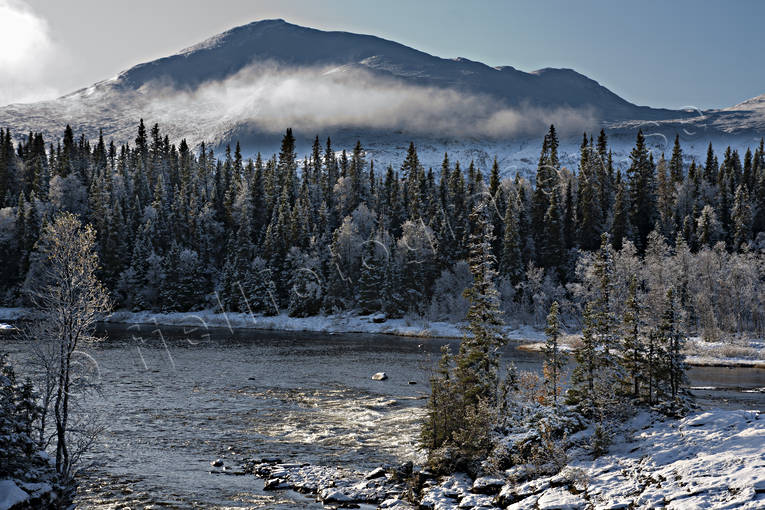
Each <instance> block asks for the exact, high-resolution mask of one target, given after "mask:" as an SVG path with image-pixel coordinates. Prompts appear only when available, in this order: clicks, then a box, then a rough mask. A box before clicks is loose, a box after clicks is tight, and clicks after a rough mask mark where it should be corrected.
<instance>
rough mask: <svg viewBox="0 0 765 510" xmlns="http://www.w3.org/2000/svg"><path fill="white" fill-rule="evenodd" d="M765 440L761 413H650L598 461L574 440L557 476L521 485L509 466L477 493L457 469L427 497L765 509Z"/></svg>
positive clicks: (510, 504)
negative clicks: (501, 481)
mask: <svg viewBox="0 0 765 510" xmlns="http://www.w3.org/2000/svg"><path fill="white" fill-rule="evenodd" d="M764 445H765V418H763V417H762V416H761V415H760V413H759V412H758V411H742V410H735V411H730V410H723V409H712V410H707V411H703V412H697V413H694V414H691V415H689V416H687V417H686V418H684V419H681V420H673V419H669V418H666V417H664V416H662V415H659V414H651V413H648V412H643V413H640V414H638V415H637V416H635V417H634V418H632V419H631V420H629V421H628V422H627V423H625V425H624V427H623V429H622V433H621V434H620V435H619V436H617V440H616V441H615V443H614V446H613V447H612V448H611V451H610V452H609V453H608V454H606V455H604V456H602V457H600V458H598V459H592V457H591V455H590V453H589V452H588V451H586V450H585V449H578V448H577V447H576V446H574V447H573V448H572V449H571V450H570V451H569V454H570V460H569V463H568V465H567V466H566V467H564V468H563V470H562V471H561V472H560V473H559V474H557V475H554V476H545V477H541V478H536V479H533V480H530V481H527V482H523V483H520V484H519V483H518V482H515V481H513V480H514V476H513V473H514V472H515V471H514V470H513V469H511V470H508V472H507V473H506V477H505V485H504V487H502V490H501V491H500V493H499V495H498V496H497V497H496V498H493V497H491V496H486V495H479V494H475V490H472V491H471V490H470V487H471V485H472V484H471V482H470V479H469V478H468V477H466V476H465V475H459V474H458V475H453V476H450V477H447V478H444V479H442V480H441V482H440V483H438V484H436V485H432V486H429V487H426V488H425V489H424V491H423V500H422V502H421V503H422V506H423V507H425V508H433V509H439V508H444V509H445V508H486V507H494V506H500V505H502V506H505V507H506V508H513V509H521V508H539V509H547V510H554V509H557V510H563V509H579V508H594V509H618V508H650V507H657V506H661V507H666V508H675V509H680V508H683V509H685V508H739V509H755V508H758V509H759V508H765V449H764V448H763V447H764ZM479 480H480V479H479ZM478 485H481V483H479V484H478Z"/></svg>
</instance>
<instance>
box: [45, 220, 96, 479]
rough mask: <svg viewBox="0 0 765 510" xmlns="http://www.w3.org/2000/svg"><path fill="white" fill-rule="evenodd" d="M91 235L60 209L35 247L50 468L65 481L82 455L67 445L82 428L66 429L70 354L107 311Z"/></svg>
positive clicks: (72, 379)
mask: <svg viewBox="0 0 765 510" xmlns="http://www.w3.org/2000/svg"><path fill="white" fill-rule="evenodd" d="M95 244H96V234H95V231H94V230H93V228H92V227H90V226H89V225H88V226H83V225H82V223H81V222H80V220H79V219H77V217H75V216H74V215H73V214H71V213H61V214H59V215H58V216H56V218H55V219H54V220H53V222H51V223H49V224H48V225H46V227H45V228H44V230H43V233H42V236H41V238H40V241H39V242H38V245H37V249H38V250H39V252H40V253H41V254H42V255H43V258H42V260H41V268H40V270H39V280H38V281H37V282H35V285H34V286H33V287H32V299H33V301H34V303H35V305H36V307H37V309H38V311H39V313H40V315H41V319H40V320H39V322H38V323H37V326H36V327H37V328H38V329H37V330H36V334H37V335H38V338H39V340H40V341H44V342H51V343H53V344H54V345H55V346H56V349H55V350H53V351H52V352H54V353H55V366H56V377H57V381H56V391H55V396H54V400H53V411H54V417H55V427H56V470H57V471H58V473H59V474H60V475H61V476H62V477H64V478H65V479H69V478H71V477H72V476H73V475H74V472H75V461H76V460H77V459H78V457H79V455H80V454H81V453H82V452H81V451H78V450H76V449H74V450H72V449H70V446H71V445H72V442H73V441H75V439H74V437H76V436H77V435H78V434H83V430H82V429H78V428H71V427H70V408H71V405H72V402H71V400H72V398H73V397H72V395H75V394H76V393H75V392H74V391H73V384H75V382H76V376H75V371H74V368H73V365H72V358H73V355H74V353H75V351H76V350H77V348H78V346H79V345H80V344H82V343H85V342H88V341H91V340H93V338H94V337H93V334H94V332H95V323H96V321H97V320H98V319H99V318H100V317H101V315H102V314H104V313H106V312H108V311H109V310H110V309H111V303H110V300H109V296H108V293H107V291H106V289H105V288H104V286H103V285H102V284H101V282H100V281H99V280H98V278H97V277H96V272H97V271H98V255H97V254H96V251H95Z"/></svg>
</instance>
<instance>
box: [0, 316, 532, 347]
mask: <svg viewBox="0 0 765 510" xmlns="http://www.w3.org/2000/svg"><path fill="white" fill-rule="evenodd" d="M1 316H2V315H1V314H0V317H1ZM375 320H379V317H378V316H377V315H373V316H366V315H353V314H337V315H319V316H314V317H289V316H288V315H286V314H282V315H276V316H273V317H264V316H257V315H250V314H246V313H216V312H214V311H212V310H204V311H200V312H189V313H151V312H135V313H134V312H115V313H114V314H112V315H111V316H110V317H109V318H107V319H106V321H107V322H113V323H128V324H154V325H161V326H194V327H210V328H213V327H214V328H229V329H231V330H234V329H265V330H279V331H313V332H320V333H330V334H332V333H369V334H385V335H397V336H411V337H424V338H461V337H462V329H461V324H459V323H456V324H455V323H448V322H431V321H428V320H425V319H409V318H403V319H387V320H386V321H385V322H375ZM505 334H506V336H507V338H508V339H510V340H537V339H541V338H543V336H544V335H543V333H541V332H540V331H538V330H536V329H534V328H532V327H530V326H521V327H518V328H511V327H508V328H506V329H505Z"/></svg>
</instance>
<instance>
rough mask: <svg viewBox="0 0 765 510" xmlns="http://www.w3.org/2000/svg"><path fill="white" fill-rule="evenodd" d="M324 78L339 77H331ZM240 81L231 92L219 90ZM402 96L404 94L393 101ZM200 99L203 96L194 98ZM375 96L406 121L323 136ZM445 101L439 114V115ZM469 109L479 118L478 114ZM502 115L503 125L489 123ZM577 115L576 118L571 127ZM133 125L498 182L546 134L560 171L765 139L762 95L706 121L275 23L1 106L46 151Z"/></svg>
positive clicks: (541, 79) (375, 40) (558, 77)
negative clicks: (67, 129)
mask: <svg viewBox="0 0 765 510" xmlns="http://www.w3.org/2000/svg"><path fill="white" fill-rule="evenodd" d="M253 66H255V67H253ZM257 66H260V67H257ZM269 66H270V67H269ZM271 67H273V69H271ZM329 68H331V69H332V71H333V72H334V74H333V75H332V76H330V78H326V76H327V71H326V70H327V69H329ZM264 69H265V71H264ZM291 70H298V76H299V72H304V71H305V70H309V72H307V73H305V72H304V74H307V75H306V76H303V77H302V78H300V79H302V80H303V81H304V82H307V83H303V85H302V88H299V90H298V91H296V92H295V91H293V92H290V89H289V86H292V85H294V82H295V79H292V77H291V76H286V77H285V76H282V75H284V74H289V72H291ZM301 70H302V71H301ZM264 73H265V74H267V73H272V74H273V75H274V76H275V78H274V77H273V76H272V77H271V78H272V79H271V80H270V81H269V80H264V81H263V83H258V84H257V86H260V87H265V89H264V90H262V91H260V92H258V93H257V94H253V93H252V90H250V89H248V88H247V87H248V86H249V84H250V80H258V79H260V78H262V77H263V75H264ZM320 79H321V80H325V81H326V83H324V82H322V83H321V85H322V86H325V87H326V88H327V90H329V92H327V94H328V95H327V96H326V97H325V96H319V97H317V98H314V97H313V96H311V97H309V98H308V99H305V98H303V99H304V100H303V103H299V105H300V107H307V108H311V107H314V106H316V107H317V108H322V107H324V105H323V103H326V102H329V103H331V104H329V106H326V107H325V108H324V109H325V110H326V111H323V112H322V113H323V114H324V115H325V117H320V118H319V121H317V122H318V123H315V124H316V125H315V126H314V124H309V126H308V127H304V128H303V129H300V128H299V127H298V126H294V125H292V123H293V122H294V121H295V119H297V120H298V121H299V120H300V119H301V118H302V117H301V116H300V115H299V114H300V113H301V112H297V114H295V115H293V117H286V116H285V117H284V118H280V117H278V116H274V115H277V114H278V113H279V112H280V111H281V110H282V109H285V110H286V109H289V108H290V107H293V106H294V105H293V103H298V100H299V99H301V94H303V95H305V94H310V93H312V92H313V89H315V88H319V87H316V86H315V85H316V83H314V81H315V80H320ZM232 80H233V83H234V87H233V88H232V90H233V92H232V91H230V90H225V87H226V86H228V85H231V82H232ZM290 80H291V81H290ZM333 80H334V81H333ZM267 87H271V88H270V89H268V88H267ZM333 87H334V88H333ZM349 87H350V88H349ZM354 87H355V88H354ZM386 87H390V88H391V91H392V92H388V91H387V89H386ZM397 88H400V89H401V90H399V91H398V95H396V90H397ZM200 90H202V91H203V92H204V93H203V94H198V91H200ZM349 91H350V93H348V92H349ZM346 93H348V94H346ZM236 94H239V95H244V96H247V94H252V97H245V99H246V100H244V101H240V102H238V103H234V104H233V105H228V104H225V103H222V102H221V101H223V99H221V97H223V98H224V99H225V100H228V99H230V97H229V96H236ZM344 94H346V95H347V96H348V97H351V98H352V97H355V98H356V103H353V104H351V106H348V105H347V104H346V101H347V100H348V98H347V97H346V95H344ZM374 94H377V96H376V99H377V106H376V108H377V110H375V111H374V112H373V113H374V114H375V115H385V114H387V113H389V110H391V109H392V108H393V107H394V106H396V105H397V104H398V109H399V110H398V111H397V115H398V116H395V115H394V116H393V118H392V120H390V121H389V122H388V123H387V124H385V123H383V124H382V125H381V124H379V123H378V124H374V122H372V123H370V124H369V125H366V124H364V122H366V121H367V120H369V119H372V121H374V120H375V119H374V115H368V116H367V117H369V118H362V120H361V121H358V122H356V123H355V124H353V123H352V124H350V125H346V124H343V120H342V119H347V118H351V119H352V120H354V119H355V117H353V116H352V115H351V116H346V117H342V118H341V120H339V121H336V122H334V120H335V119H329V120H330V121H333V122H330V123H329V124H327V125H325V126H323V125H322V124H321V122H320V121H322V119H323V120H326V115H328V113H327V112H329V114H331V113H332V112H334V111H335V110H338V111H342V110H347V109H348V108H351V109H353V108H363V107H364V106H365V102H364V101H365V100H366V97H367V95H370V96H372V95H374ZM413 94H414V95H413ZM274 97H278V98H280V99H279V100H280V101H282V102H281V103H277V104H275V105H271V110H272V111H270V112H268V113H270V114H271V116H269V115H266V114H264V112H263V109H264V108H265V106H264V104H265V105H266V106H268V103H270V102H273V101H274ZM434 97H435V98H436V99H433V98H434ZM439 101H440V102H441V103H443V104H441V105H440V106H439V105H438V102H439ZM450 101H451V102H450ZM429 103H433V104H435V105H436V106H433V105H430V104H429ZM429 107H432V108H434V109H433V110H432V111H431V110H426V111H425V113H426V114H428V115H424V120H423V121H421V122H419V123H413V124H412V125H414V126H415V127H417V126H420V125H423V126H425V128H426V129H425V132H423V131H417V130H416V129H415V130H413V128H411V126H410V127H407V126H406V125H405V126H401V125H397V124H396V122H397V121H398V120H400V119H401V118H404V120H408V119H407V118H406V117H407V115H408V114H409V110H410V109H413V110H417V109H418V108H426V109H427V108H429ZM295 108H297V107H295ZM438 108H440V109H438ZM297 109H299V108H297ZM472 109H477V110H480V111H479V112H478V113H477V114H474V112H473V110H472ZM503 109H504V110H503ZM494 110H498V111H499V113H500V115H499V116H495V115H494V114H495V113H497V112H495V111H494ZM455 112H457V113H455ZM579 114H582V115H581V118H579V117H577V115H579ZM459 115H467V116H468V117H471V118H470V119H469V121H470V122H472V123H473V125H475V126H478V127H479V128H482V127H483V126H484V125H485V124H487V123H489V122H490V121H496V122H499V124H500V127H503V126H505V124H507V125H510V126H511V127H512V128H513V129H509V130H505V131H502V129H499V130H498V131H497V132H498V133H499V134H497V135H496V136H488V135H486V132H489V131H490V130H489V131H482V132H481V133H483V134H480V133H479V134H474V133H471V132H470V130H469V129H467V130H465V132H464V133H461V134H460V133H455V132H454V131H444V132H440V131H439V126H440V125H441V124H439V123H438V122H439V121H442V120H443V119H442V118H444V117H446V118H448V117H450V116H459ZM481 115H484V116H486V119H484V118H483V117H481ZM361 117H363V115H362V116H361ZM473 117H474V118H473ZM495 117H496V118H495ZM529 117H531V118H532V120H531V121H529V120H528V118H529ZM139 118H143V119H145V121H146V122H147V124H154V123H159V124H160V127H161V128H162V130H163V132H164V133H166V134H168V136H169V137H170V139H171V140H172V141H174V142H179V141H180V140H181V139H184V138H185V139H187V141H188V143H189V144H190V145H192V146H198V145H199V144H200V143H201V142H202V141H205V142H207V143H208V145H211V146H213V147H223V146H225V145H226V144H227V143H232V144H233V143H235V142H236V141H241V142H242V147H243V150H245V151H246V152H249V153H250V154H254V153H255V152H257V151H263V152H266V153H267V152H269V151H271V150H272V149H273V148H274V146H276V145H277V144H278V139H279V136H280V133H281V132H283V130H284V129H285V128H287V127H295V128H296V129H295V132H296V135H297V136H298V147H299V148H300V149H301V150H302V149H307V148H308V147H307V146H308V145H309V144H310V142H311V141H312V140H313V137H314V136H315V135H320V136H322V137H326V136H331V137H332V139H333V141H336V146H337V147H340V148H342V147H349V146H351V145H352V144H353V143H355V140H356V139H360V140H361V141H362V143H363V144H364V145H365V147H367V148H368V150H369V152H370V155H371V157H374V158H377V159H378V161H380V160H382V162H383V163H389V162H390V163H395V162H397V158H398V157H399V156H398V154H399V153H400V152H401V150H400V149H401V147H402V146H404V145H406V144H408V141H410V140H414V141H415V142H416V143H418V145H419V146H422V147H423V154H424V155H423V158H422V159H423V162H424V164H427V165H431V166H434V167H435V166H437V165H438V164H440V159H441V158H442V157H443V153H444V152H445V151H449V153H450V156H451V155H452V154H454V155H455V156H456V158H458V159H462V160H476V161H477V163H478V162H481V163H482V164H488V163H489V162H490V161H491V159H492V157H493V155H498V157H499V161H500V165H501V167H502V169H503V170H504V171H505V172H512V171H518V169H519V168H521V169H524V168H529V169H530V170H529V171H532V170H533V168H534V161H535V159H536V157H535V155H533V153H534V152H538V146H539V145H540V144H541V132H538V131H541V129H542V128H544V129H546V127H547V126H549V124H550V123H555V124H556V126H559V123H561V124H560V125H561V126H563V125H564V124H565V123H566V122H569V123H570V124H571V126H570V129H568V130H565V129H563V130H561V153H562V158H563V160H565V159H566V154H569V155H570V156H571V158H570V159H571V160H572V161H573V158H574V157H575V156H576V154H577V153H578V145H579V141H580V140H581V132H582V131H590V132H591V131H594V130H598V129H600V128H601V127H604V128H606V130H607V132H608V133H609V135H610V136H611V137H612V140H614V141H615V142H618V143H620V144H621V145H623V147H615V158H616V160H617V161H619V159H622V160H626V159H627V158H628V154H629V149H628V148H629V146H630V145H631V144H632V142H634V135H635V132H636V131H637V130H638V129H641V128H642V129H643V130H644V131H648V132H650V134H651V135H652V136H654V139H653V140H654V141H655V143H656V144H657V150H661V151H664V150H667V151H668V150H669V148H668V147H666V145H667V140H671V139H673V138H674V136H675V134H680V135H681V136H682V137H684V138H686V139H687V140H688V141H689V145H690V147H691V149H690V150H689V154H693V153H694V151H695V152H697V153H699V154H701V153H702V151H703V150H705V149H706V142H708V141H709V140H712V139H714V140H715V141H716V143H734V144H739V145H741V146H742V144H744V143H749V142H750V141H751V140H752V139H753V138H754V137H753V135H755V136H760V135H761V133H763V132H765V95H762V96H757V97H755V98H751V99H749V100H747V101H743V102H741V103H739V104H738V105H734V106H732V107H730V108H725V109H718V110H707V111H703V112H701V111H686V110H668V109H658V108H650V107H648V106H638V105H635V104H633V103H631V102H629V101H628V100H626V99H623V98H621V97H620V96H618V95H617V94H615V93H613V92H612V91H610V90H609V89H607V88H606V87H604V86H602V85H601V84H600V83H599V82H597V81H596V80H594V79H592V78H589V77H587V76H586V75H584V74H581V73H579V72H577V71H576V70H574V69H570V68H541V69H537V70H535V71H531V72H525V71H520V70H518V69H516V68H514V67H512V66H509V65H507V66H496V67H490V66H488V65H486V64H484V63H482V62H477V61H473V60H470V59H467V58H465V57H456V58H442V57H438V56H434V55H430V54H428V53H426V52H423V51H420V50H417V49H415V48H410V47H408V46H405V45H403V44H401V43H398V42H396V41H391V40H387V39H383V38H380V37H377V36H374V35H366V34H354V33H351V32H343V31H323V30H318V29H314V28H310V27H302V26H299V25H294V24H291V23H288V22H286V21H284V20H283V19H275V20H261V21H254V22H252V23H248V24H245V25H241V26H238V27H234V28H231V29H229V30H227V31H225V32H222V33H220V34H217V35H214V36H212V37H209V38H207V39H205V40H203V41H200V42H199V43H197V44H194V45H192V46H188V47H186V48H184V49H181V50H180V51H179V52H177V53H175V54H173V55H168V56H166V57H162V58H160V59H156V60H152V61H148V62H142V63H139V64H136V65H135V66H132V67H130V68H129V69H126V70H125V71H122V72H121V73H119V75H117V76H116V77H114V78H111V79H107V80H102V81H100V82H97V83H95V84H93V85H91V86H90V87H86V88H82V89H80V90H78V91H75V92H73V93H70V94H68V95H66V96H62V97H61V98H58V99H55V100H49V101H41V102H38V103H31V104H17V105H8V106H5V107H0V125H3V126H5V127H10V128H11V129H12V130H13V131H14V132H15V133H17V135H18V136H24V135H25V134H26V133H28V132H29V131H35V132H42V133H43V134H44V136H45V137H46V138H48V139H51V138H54V139H55V138H58V137H60V136H61V133H62V131H63V127H64V126H65V125H66V124H70V125H71V126H72V128H73V129H74V130H75V131H76V132H78V133H80V132H82V133H84V134H86V135H87V136H89V137H91V138H95V137H97V136H98V134H99V131H100V130H101V129H103V132H104V136H105V137H106V138H107V139H109V138H111V139H114V141H115V142H117V143H120V142H130V141H132V140H133V138H134V137H135V127H136V125H137V123H138V119H139ZM508 118H509V120H508ZM264 119H265V120H264ZM572 119H573V120H572ZM461 121H462V119H459V118H458V119H457V122H452V123H449V122H446V123H443V122H442V124H443V125H445V126H447V127H449V126H452V125H453V124H456V125H457V126H459V125H460V124H464V123H465V122H461ZM268 122H270V123H272V124H273V125H270V126H268V127H269V128H270V129H266V130H264V127H263V124H264V123H268ZM503 122H505V124H502V123H503ZM516 128H517V129H516ZM503 133H504V134H503ZM508 133H510V134H508ZM574 135H575V136H574ZM719 140H723V141H719ZM724 140H728V142H725V141H724Z"/></svg>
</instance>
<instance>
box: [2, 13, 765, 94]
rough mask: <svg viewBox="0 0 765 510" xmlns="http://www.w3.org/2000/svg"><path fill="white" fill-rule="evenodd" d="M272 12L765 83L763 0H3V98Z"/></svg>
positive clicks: (678, 81)
mask: <svg viewBox="0 0 765 510" xmlns="http://www.w3.org/2000/svg"><path fill="white" fill-rule="evenodd" d="M269 18H283V19H285V20H287V21H289V22H291V23H296V24H299V25H304V26H310V27H313V28H319V29H324V30H344V31H349V32H356V33H366V34H372V35H377V36H380V37H383V38H386V39H391V40H394V41H397V42H400V43H402V44H405V45H407V46H411V47H413V48H416V49H419V50H422V51H425V52H427V53H431V54H433V55H437V56H440V57H445V58H453V57H465V58H468V59H471V60H477V61H481V62H484V63H486V64H488V65H492V66H499V65H510V66H513V67H515V68H517V69H520V70H523V71H532V70H535V69H541V68H544V67H567V68H572V69H575V70H577V71H579V72H580V73H583V74H585V75H587V76H589V77H590V78H593V79H595V80H597V81H598V82H600V83H601V84H602V85H604V86H606V87H608V88H609V89H610V90H612V91H613V92H615V93H616V94H618V95H620V96H622V97H623V98H625V99H627V100H628V101H631V102H633V103H636V104H640V105H648V106H653V107H666V108H684V107H696V108H700V109H706V108H720V107H726V106H731V105H733V104H736V103H739V102H741V101H743V100H745V99H748V98H750V97H754V96H757V95H760V94H763V93H765V66H764V65H762V60H763V56H762V49H763V48H765V30H763V28H762V23H763V21H764V20H765V2H762V1H756V0H735V1H730V0H728V1H727V2H726V1H716V0H708V1H704V2H701V1H689V0H674V1H672V2H666V1H654V0H641V1H639V2H635V1H632V2H626V1H599V0H598V1H596V0H580V1H579V2H571V1H566V0H547V1H539V0H537V1H525V0H523V1H521V0H518V1H490V0H484V1H481V0H476V1H471V2H464V1H446V0H442V1H430V0H419V1H416V2H412V1H406V0H386V1H385V2H380V1H365V0H322V1H311V0H299V1H298V0H295V1H288V0H216V1H214V2H211V1H210V0H202V1H200V0H162V1H158V0H129V1H119V2H112V1H104V0H67V1H65V2H62V1H61V0H0V105H3V104H8V103H12V102H29V101H36V100H41V99H51V98H54V97H57V96H59V95H62V94H65V93H69V92H73V91H75V90H78V89H80V88H83V87H87V86H89V85H91V84H93V83H95V82H97V81H100V80H104V79H108V78H111V77H114V76H116V75H117V74H118V73H119V72H120V71H123V70H125V69H128V68H130V67H131V66H133V65H135V64H138V63H140V62H146V61H150V60H153V59H156V58H160V57H163V56H167V55H169V54H172V53H175V52H177V51H178V50H180V49H182V48H185V47H187V46H191V45H193V44H195V43H197V42H199V41H201V40H204V39H206V38H207V37H209V36H212V35H215V34H217V33H219V32H222V31H224V30H227V29H229V28H232V27H234V26H238V25H242V24H246V23H249V22H251V21H255V20H259V19H269Z"/></svg>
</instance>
